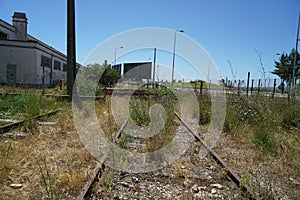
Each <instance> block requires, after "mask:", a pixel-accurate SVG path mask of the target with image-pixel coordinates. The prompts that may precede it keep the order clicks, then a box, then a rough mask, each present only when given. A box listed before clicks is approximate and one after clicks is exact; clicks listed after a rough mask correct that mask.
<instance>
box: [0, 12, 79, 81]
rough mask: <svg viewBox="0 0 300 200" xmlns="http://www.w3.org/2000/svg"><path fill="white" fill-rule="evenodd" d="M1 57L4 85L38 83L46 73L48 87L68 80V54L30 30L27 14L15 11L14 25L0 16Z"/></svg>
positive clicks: (0, 67)
mask: <svg viewBox="0 0 300 200" xmlns="http://www.w3.org/2000/svg"><path fill="white" fill-rule="evenodd" d="M0 58H1V59H0V83H1V84H9V85H32V86H38V85H41V84H42V80H43V74H44V81H45V85H48V86H49V85H52V84H56V83H58V82H59V81H60V80H62V79H64V80H66V79H67V57H66V55H65V54H63V53H61V52H60V51H58V50H56V49H54V48H53V47H51V46H49V45H47V44H45V43H43V42H41V41H40V40H38V39H36V38H34V37H32V36H31V35H29V34H28V33H27V18H26V14H25V13H20V12H15V13H14V15H13V17H12V25H11V24H9V23H7V22H5V21H3V20H1V19H0ZM77 67H79V65H78V64H77ZM43 71H44V73H43Z"/></svg>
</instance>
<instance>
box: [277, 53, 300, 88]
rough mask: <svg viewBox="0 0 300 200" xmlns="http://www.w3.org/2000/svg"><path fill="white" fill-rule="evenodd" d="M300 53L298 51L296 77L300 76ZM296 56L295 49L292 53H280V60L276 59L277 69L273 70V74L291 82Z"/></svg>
mask: <svg viewBox="0 0 300 200" xmlns="http://www.w3.org/2000/svg"><path fill="white" fill-rule="evenodd" d="M299 55H300V54H299V53H298V52H297V61H296V68H295V77H296V79H297V78H299V77H300V66H299V61H300V58H299ZM294 56H295V50H294V49H293V50H292V51H291V53H290V54H287V53H284V52H283V53H282V54H281V55H280V58H279V61H275V65H274V66H275V68H276V69H275V70H274V71H272V72H271V73H272V74H276V75H278V76H279V77H280V78H281V79H283V80H284V81H286V82H290V81H291V80H292V75H293V67H294Z"/></svg>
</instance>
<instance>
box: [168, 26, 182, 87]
mask: <svg viewBox="0 0 300 200" xmlns="http://www.w3.org/2000/svg"><path fill="white" fill-rule="evenodd" d="M177 32H181V33H183V32H184V30H175V33H174V49H173V62H172V79H171V82H172V84H173V81H174V66H175V50H176V34H177Z"/></svg>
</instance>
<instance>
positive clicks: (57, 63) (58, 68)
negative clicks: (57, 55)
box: [54, 60, 61, 70]
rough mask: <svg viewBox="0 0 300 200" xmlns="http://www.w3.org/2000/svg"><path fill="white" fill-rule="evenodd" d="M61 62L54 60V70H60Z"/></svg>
mask: <svg viewBox="0 0 300 200" xmlns="http://www.w3.org/2000/svg"><path fill="white" fill-rule="evenodd" d="M60 66H61V62H59V61H58V60H54V69H57V70H60Z"/></svg>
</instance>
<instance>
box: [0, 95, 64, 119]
mask: <svg viewBox="0 0 300 200" xmlns="http://www.w3.org/2000/svg"><path fill="white" fill-rule="evenodd" d="M60 105H61V103H60V102H57V101H56V100H55V99H54V98H49V97H44V96H41V95H40V94H35V93H33V94H22V95H12V96H10V95H9V96H4V97H1V98H0V118H1V119H15V120H20V119H26V118H30V117H33V116H36V115H39V114H42V113H43V112H48V111H52V110H54V109H58V108H59V107H60Z"/></svg>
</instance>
